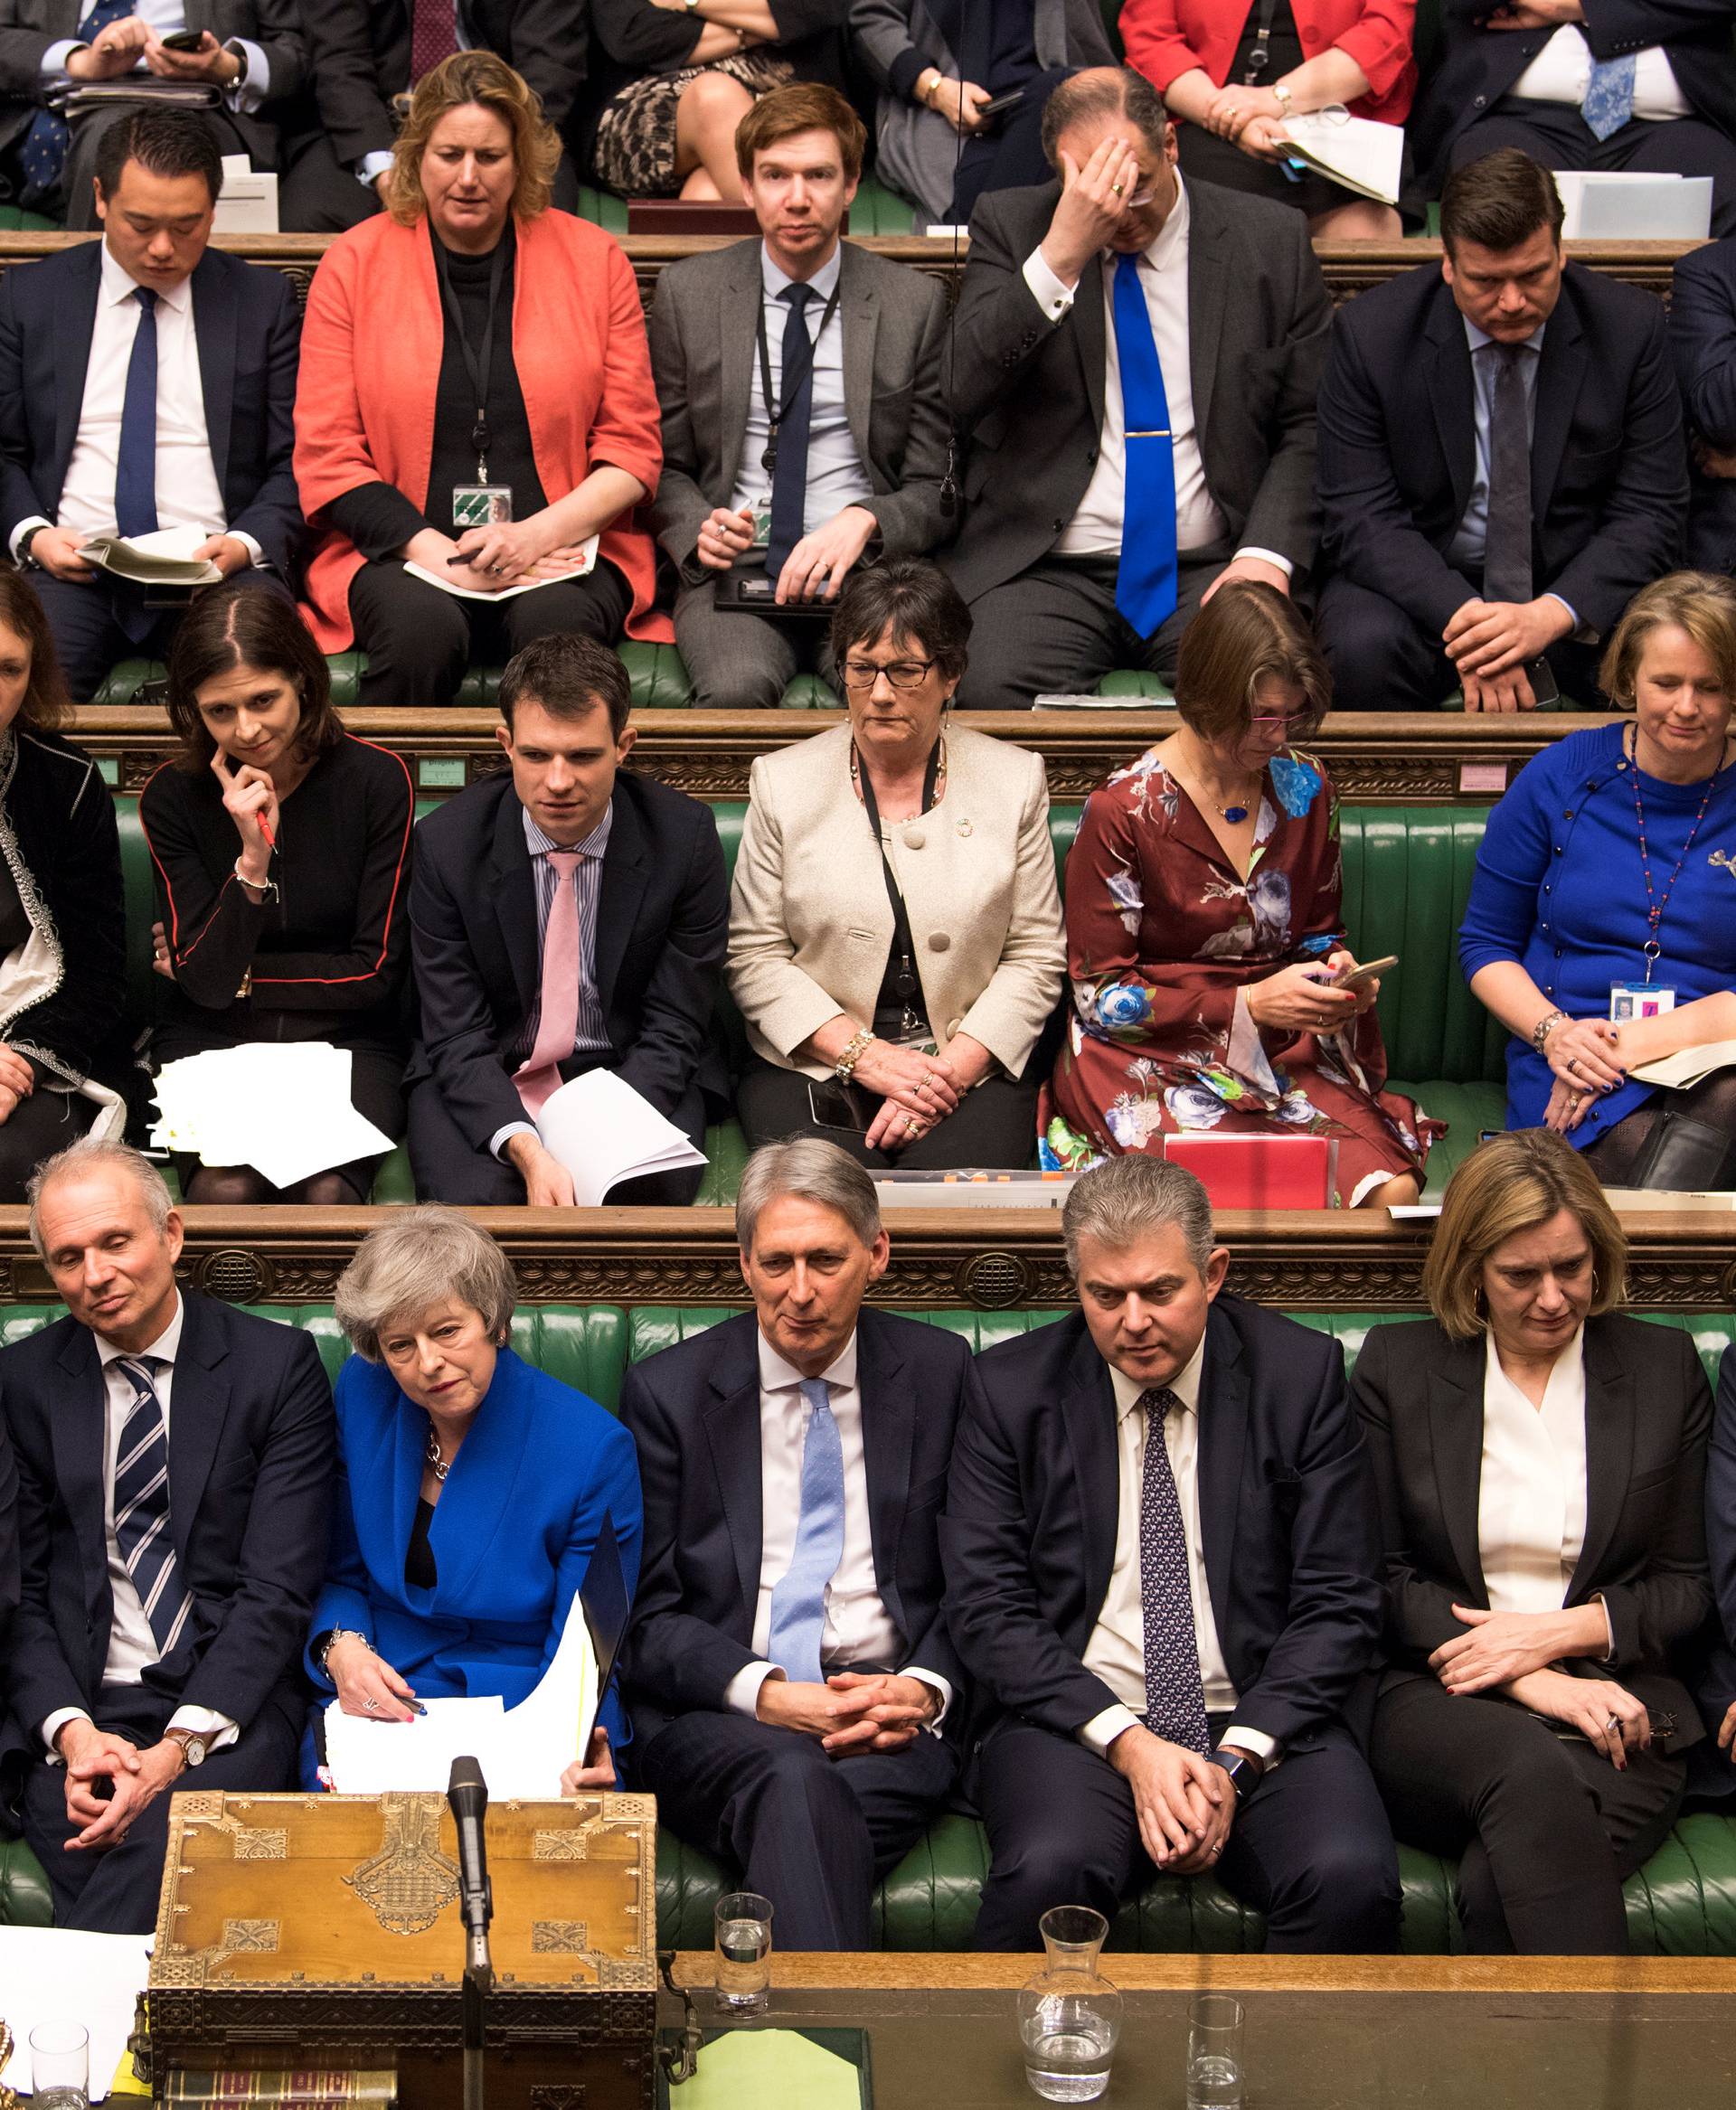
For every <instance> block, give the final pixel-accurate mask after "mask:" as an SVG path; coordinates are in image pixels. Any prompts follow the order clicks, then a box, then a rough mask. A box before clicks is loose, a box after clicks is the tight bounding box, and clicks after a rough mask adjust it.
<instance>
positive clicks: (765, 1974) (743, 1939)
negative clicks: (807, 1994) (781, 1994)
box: [715, 1890, 771, 2015]
mask: <svg viewBox="0 0 1736 2110" xmlns="http://www.w3.org/2000/svg"><path fill="white" fill-rule="evenodd" d="M715 1917H716V1925H717V2004H718V2006H719V2007H721V2008H727V2009H728V2010H729V2011H730V2013H731V2014H733V2015H763V2014H764V2013H765V2011H766V2010H767V2009H768V2008H769V2006H770V2005H771V1899H770V1898H761V1897H760V1896H759V1895H758V1894H757V1893H756V1892H754V1891H752V1890H731V1892H730V1894H729V1896H728V1897H727V1898H719V1899H718V1901H717V1912H716V1915H715Z"/></svg>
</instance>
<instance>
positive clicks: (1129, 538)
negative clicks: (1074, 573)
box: [1115, 257, 1175, 637]
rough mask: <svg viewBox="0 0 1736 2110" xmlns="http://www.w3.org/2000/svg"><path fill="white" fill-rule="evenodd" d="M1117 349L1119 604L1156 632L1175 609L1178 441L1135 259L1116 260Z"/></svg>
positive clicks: (1136, 623)
mask: <svg viewBox="0 0 1736 2110" xmlns="http://www.w3.org/2000/svg"><path fill="white" fill-rule="evenodd" d="M1115 347H1116V353H1117V356H1118V359H1119V361H1120V364H1121V407H1122V410H1123V412H1124V414H1125V417H1126V420H1127V481H1126V491H1125V495H1124V497H1123V499H1122V504H1121V566H1120V570H1118V572H1117V574H1116V579H1115V605H1116V608H1118V611H1119V612H1120V614H1121V615H1122V616H1123V617H1126V619H1127V622H1128V623H1129V624H1130V625H1131V626H1132V627H1133V628H1134V629H1135V630H1136V631H1137V633H1138V634H1139V636H1141V637H1150V636H1155V635H1156V632H1157V631H1158V630H1159V629H1161V628H1162V626H1163V625H1164V624H1165V622H1166V621H1167V620H1168V619H1169V617H1171V616H1173V615H1174V614H1175V440H1174V439H1173V438H1172V437H1171V435H1170V429H1169V398H1168V396H1167V394H1165V390H1164V370H1163V368H1162V366H1161V365H1159V363H1158V361H1157V340H1156V337H1155V336H1154V335H1153V334H1152V329H1151V310H1150V309H1149V308H1148V307H1147V306H1146V293H1145V288H1144V287H1143V286H1141V285H1140V283H1139V259H1138V258H1137V257H1118V258H1117V259H1116V265H1115Z"/></svg>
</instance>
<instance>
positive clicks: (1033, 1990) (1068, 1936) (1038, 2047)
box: [1019, 1905, 1121, 2103]
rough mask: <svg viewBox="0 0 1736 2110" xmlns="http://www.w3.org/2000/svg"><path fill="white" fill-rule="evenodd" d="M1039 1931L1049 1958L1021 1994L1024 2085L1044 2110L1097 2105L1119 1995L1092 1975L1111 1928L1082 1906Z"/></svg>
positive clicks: (1055, 1914)
mask: <svg viewBox="0 0 1736 2110" xmlns="http://www.w3.org/2000/svg"><path fill="white" fill-rule="evenodd" d="M1037 1931H1038V1933H1039V1934H1041V1935H1042V1936H1043V1948H1044V1949H1045V1951H1046V1952H1047V1957H1046V1960H1045V1962H1044V1964H1043V1969H1042V1970H1041V1971H1040V1972H1039V1973H1037V1975H1036V1976H1035V1977H1034V1978H1033V1979H1032V1980H1031V1982H1030V1983H1029V1984H1027V1985H1026V1986H1025V1987H1024V1991H1023V1992H1021V1993H1020V1994H1019V2036H1020V2039H1021V2040H1022V2041H1023V2043H1024V2077H1025V2079H1026V2080H1027V2081H1029V2082H1030V2084H1031V2086H1032V2087H1033V2089H1034V2090H1035V2091H1036V2093H1037V2094H1038V2095H1039V2096H1042V2097H1043V2100H1044V2101H1045V2102H1048V2103H1091V2102H1095V2101H1096V2099H1097V2097H1098V2096H1100V2095H1101V2094H1102V2093H1103V2091H1104V2089H1105V2088H1107V2087H1108V2086H1109V2063H1110V2061H1111V2060H1112V2059H1113V2058H1114V2057H1115V2047H1116V2041H1117V2039H1118V2038H1119V2037H1120V2034H1121V1995H1120V1993H1119V1992H1117V1990H1116V1989H1115V1987H1114V1986H1113V1985H1111V1984H1110V1983H1109V1980H1108V1979H1107V1978H1105V1977H1104V1975H1103V1973H1101V1972H1100V1971H1099V1969H1098V1967H1097V1960H1098V1956H1099V1953H1100V1952H1101V1950H1102V1947H1103V1943H1104V1940H1105V1937H1106V1936H1108V1934H1109V1921H1108V1920H1107V1919H1105V1918H1104V1917H1103V1915H1102V1914H1101V1913H1100V1912H1093V1911H1092V1910H1091V1909H1090V1907H1089V1906H1087V1905H1058V1906H1056V1907H1055V1908H1054V1910H1053V1911H1052V1912H1045V1913H1044V1914H1043V1917H1042V1918H1041V1919H1040V1920H1039V1921H1038V1922H1037Z"/></svg>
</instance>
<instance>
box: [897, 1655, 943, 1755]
mask: <svg viewBox="0 0 1736 2110" xmlns="http://www.w3.org/2000/svg"><path fill="white" fill-rule="evenodd" d="M898 1674H899V1676H900V1677H901V1678H914V1679H916V1680H917V1681H918V1682H919V1683H920V1684H923V1685H926V1686H927V1687H928V1689H929V1691H930V1692H932V1693H934V1694H935V1695H936V1696H937V1697H938V1699H939V1701H940V1707H939V1712H938V1713H937V1714H936V1715H935V1717H934V1719H933V1720H932V1721H925V1722H924V1723H923V1724H922V1727H923V1728H924V1729H927V1730H928V1732H929V1735H930V1736H934V1737H938V1736H939V1734H940V1726H941V1724H942V1723H943V1722H944V1721H945V1720H946V1719H947V1710H948V1708H949V1707H950V1706H951V1705H952V1686H951V1684H950V1682H949V1681H948V1680H947V1679H945V1678H943V1677H942V1676H941V1675H940V1673H939V1671H925V1670H924V1669H923V1668H922V1666H921V1664H920V1663H910V1664H907V1665H906V1667H905V1668H904V1669H903V1670H901V1672H899V1673H898Z"/></svg>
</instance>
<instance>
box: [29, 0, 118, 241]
mask: <svg viewBox="0 0 1736 2110" xmlns="http://www.w3.org/2000/svg"><path fill="white" fill-rule="evenodd" d="M136 4H137V0H97V5H95V6H94V7H93V8H92V9H91V10H90V14H87V15H86V16H85V18H84V20H83V21H82V22H81V23H80V24H79V33H78V40H77V41H78V42H80V43H81V44H92V43H95V42H96V41H97V39H98V38H99V36H100V35H101V34H102V33H103V31H104V30H106V29H107V28H108V26H109V24H110V23H111V22H124V21H125V20H126V18H127V16H128V15H129V14H133V13H134V11H135V7H136ZM71 137H72V135H71V132H70V131H69V130H68V128H67V122H66V119H65V118H63V117H62V116H61V113H60V111H59V110H49V109H42V110H38V111H37V112H36V114H35V115H34V116H33V118H31V120H30V128H29V130H28V131H27V132H26V133H25V134H24V145H23V146H21V147H20V148H19V150H18V165H19V166H20V168H22V169H23V171H24V200H23V202H24V204H25V205H27V206H29V207H31V208H32V210H34V209H35V208H36V207H37V206H39V205H42V204H43V203H47V202H48V201H50V200H52V198H53V197H54V195H55V193H57V192H58V191H59V189H60V187H61V177H62V176H63V175H64V174H66V150H67V147H68V146H69V145H70V144H71ZM68 203H71V201H70V200H69V201H68Z"/></svg>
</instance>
